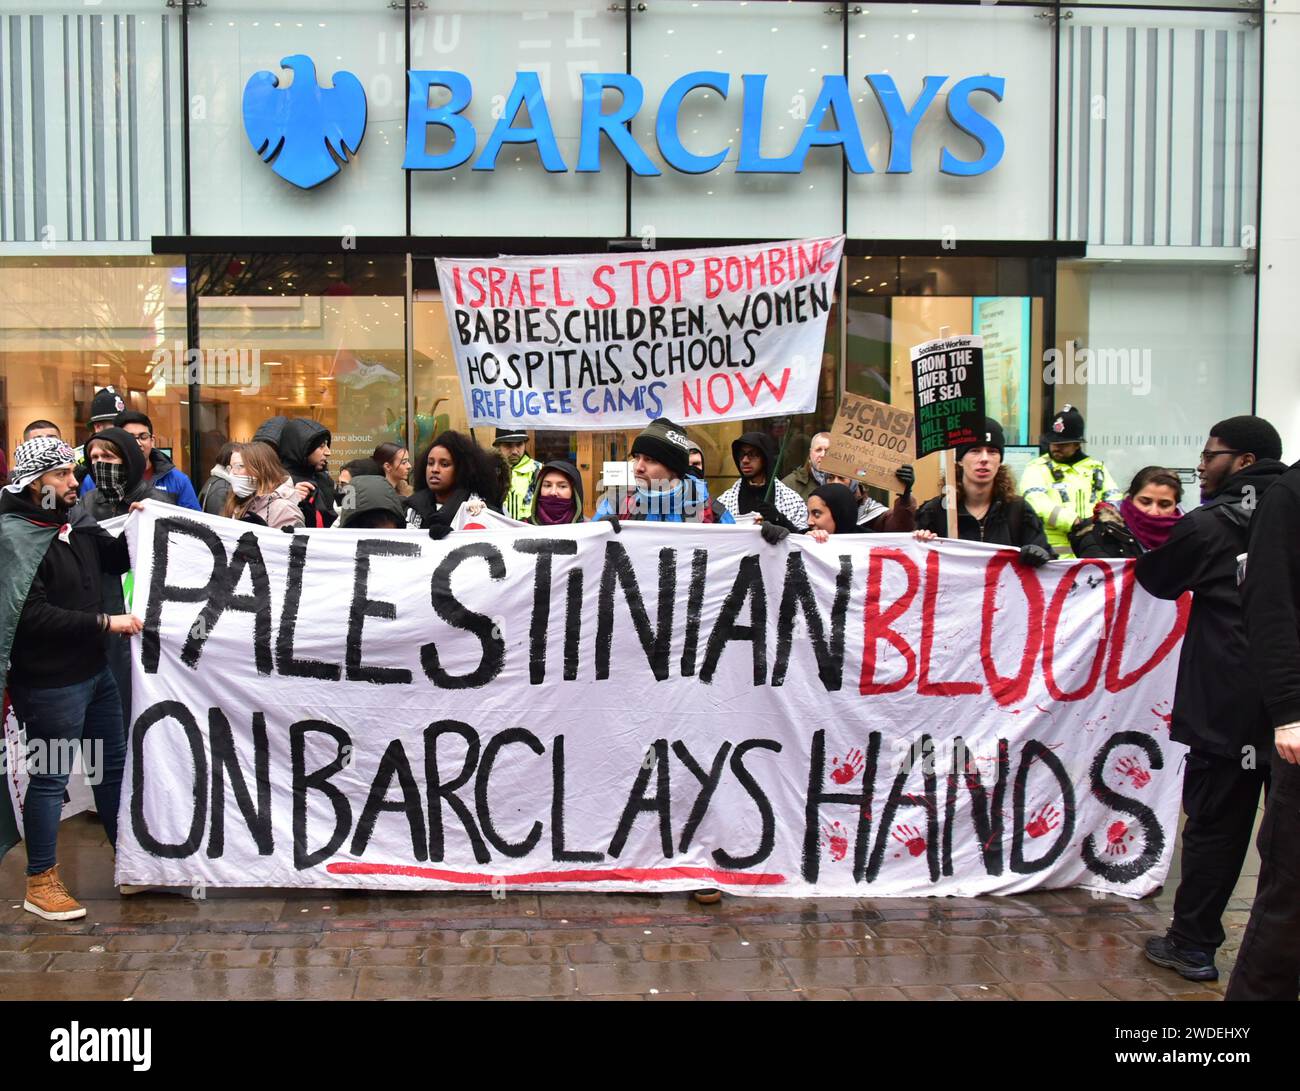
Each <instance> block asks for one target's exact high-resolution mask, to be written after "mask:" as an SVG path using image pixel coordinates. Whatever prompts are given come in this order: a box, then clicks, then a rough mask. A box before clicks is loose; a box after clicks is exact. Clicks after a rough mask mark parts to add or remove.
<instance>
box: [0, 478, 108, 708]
mask: <svg viewBox="0 0 1300 1091" xmlns="http://www.w3.org/2000/svg"><path fill="white" fill-rule="evenodd" d="M0 512H4V513H9V512H13V513H15V514H17V515H19V516H21V517H22V518H24V519H28V520H30V521H32V522H34V523H42V524H50V523H56V524H57V523H58V522H61V521H62V519H63V518H65V517H66V518H68V519H69V520H70V521H71V525H72V527H73V529H72V533H71V534H69V535H68V540H67V541H66V542H65V541H61V540H60V539H59V538H57V537H56V538H54V539H53V540H52V541H51V542H50V545H49V547H48V548H47V549H46V551H45V556H44V557H43V558H42V560H41V563H40V565H39V566H38V567H37V569H36V575H35V577H34V578H33V579H32V586H31V590H29V591H28V593H27V600H26V602H25V603H24V604H23V610H22V613H21V614H20V615H19V618H18V627H17V629H16V630H15V633H14V643H13V650H12V652H11V653H10V657H9V661H10V667H9V684H10V685H16V686H29V687H31V688H33V689H49V688H52V687H57V686H71V685H74V684H75V683H77V682H84V681H86V679H88V678H93V677H95V675H97V674H98V673H99V672H100V671H102V670H103V669H104V666H105V662H106V661H105V658H104V644H103V640H102V639H101V634H100V628H99V615H100V614H102V613H108V612H109V611H108V610H107V609H105V606H104V578H103V577H104V574H109V578H110V579H112V578H115V577H117V576H120V575H121V574H122V573H123V572H125V571H126V570H127V569H128V568H130V567H131V557H130V554H129V553H128V551H127V545H126V540H125V539H124V538H122V537H117V538H115V537H113V535H111V534H109V533H108V532H107V531H105V530H103V529H102V528H101V527H99V525H98V524H96V523H95V521H94V520H93V519H91V518H90V517H89V516H88V515H87V514H86V512H85V510H84V509H83V508H81V506H80V505H78V506H77V507H75V508H73V509H72V512H71V513H68V514H66V516H61V515H58V514H56V513H54V512H50V511H46V510H44V509H43V508H41V507H39V506H37V505H36V504H33V503H32V502H31V500H30V499H29V494H28V493H27V492H25V491H24V492H22V493H11V492H5V493H0Z"/></svg>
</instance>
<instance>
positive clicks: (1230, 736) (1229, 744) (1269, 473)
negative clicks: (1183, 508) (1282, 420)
mask: <svg viewBox="0 0 1300 1091" xmlns="http://www.w3.org/2000/svg"><path fill="white" fill-rule="evenodd" d="M1281 455H1282V440H1281V438H1280V437H1279V436H1278V433H1277V429H1275V428H1274V427H1273V426H1272V425H1271V424H1269V422H1268V421H1266V420H1264V419H1263V418H1261V417H1253V416H1241V417H1230V418H1228V419H1227V420H1222V421H1219V423H1218V424H1216V425H1214V427H1212V428H1211V429H1210V434H1209V438H1208V439H1207V440H1206V443H1205V449H1204V450H1203V451H1202V452H1201V459H1200V464H1199V466H1198V472H1199V474H1200V479H1201V499H1202V500H1203V501H1204V502H1203V503H1202V504H1201V506H1200V507H1198V508H1195V509H1193V510H1192V511H1189V512H1188V513H1187V514H1186V515H1184V516H1183V517H1182V518H1181V519H1179V520H1178V522H1177V523H1176V524H1175V525H1174V527H1173V530H1172V531H1171V532H1170V534H1169V538H1168V541H1166V542H1165V544H1164V545H1162V546H1160V547H1159V548H1158V549H1153V550H1150V551H1149V552H1146V553H1143V554H1142V555H1141V556H1140V557H1138V558H1137V559H1136V560H1135V561H1134V562H1133V571H1134V575H1135V576H1136V578H1137V582H1138V583H1139V584H1141V585H1142V587H1143V588H1144V589H1145V590H1146V591H1147V593H1148V594H1151V595H1154V596H1155V597H1156V598H1161V599H1179V598H1181V597H1182V596H1183V595H1185V594H1186V593H1187V592H1189V591H1190V592H1192V606H1191V613H1190V614H1189V616H1188V620H1187V631H1186V633H1185V634H1184V636H1183V642H1182V651H1181V653H1180V655H1179V659H1178V681H1177V684H1176V686H1175V689H1174V705H1173V712H1172V715H1171V718H1170V723H1169V737H1170V738H1171V739H1172V740H1173V741H1174V742H1179V743H1183V744H1184V745H1186V746H1189V747H1190V748H1191V751H1190V753H1189V754H1188V755H1187V757H1186V759H1185V767H1184V773H1183V810H1184V812H1185V813H1186V815H1187V821H1186V823H1185V824H1184V826H1183V831H1182V874H1181V878H1180V880H1179V884H1178V891H1177V893H1176V894H1175V895H1174V913H1173V921H1172V923H1171V924H1170V927H1169V929H1168V931H1167V932H1166V934H1165V935H1163V936H1152V937H1150V939H1148V940H1147V943H1146V954H1147V958H1148V959H1150V960H1151V961H1152V962H1154V963H1155V964H1156V965H1157V966H1164V967H1166V968H1168V969H1171V970H1175V971H1176V972H1177V973H1179V974H1181V975H1182V976H1183V977H1185V978H1188V979H1189V980H1193V981H1213V980H1215V979H1216V978H1217V977H1218V976H1219V971H1218V968H1217V967H1216V966H1215V964H1214V956H1215V953H1216V951H1217V950H1218V948H1219V947H1220V946H1221V945H1222V944H1223V941H1224V931H1223V923H1222V917H1223V911H1224V910H1225V909H1226V908H1227V905H1228V901H1229V899H1230V898H1231V897H1232V894H1233V889H1234V888H1235V886H1236V884H1237V879H1238V877H1239V875H1240V874H1241V867H1242V865H1243V864H1244V863H1245V860H1246V853H1247V851H1248V850H1249V847H1250V836H1251V831H1252V830H1253V829H1254V824H1255V817H1256V813H1257V811H1258V808H1259V799H1260V792H1261V791H1263V790H1266V789H1267V785H1268V779H1269V769H1270V767H1269V763H1268V762H1267V761H1266V760H1265V761H1259V760H1255V761H1249V762H1248V761H1245V760H1244V758H1245V757H1246V756H1247V755H1250V754H1252V753H1253V754H1256V755H1259V754H1263V755H1267V754H1269V753H1271V749H1272V746H1273V725H1272V723H1271V722H1270V718H1269V714H1268V709H1267V708H1266V706H1265V704H1264V701H1263V698H1262V696H1261V693H1260V688H1259V685H1258V684H1257V682H1256V678H1255V672H1254V656H1253V655H1252V649H1251V648H1250V646H1249V645H1248V643H1247V638H1246V629H1245V621H1244V618H1243V614H1242V603H1241V595H1240V593H1239V590H1238V586H1237V569H1238V558H1239V556H1240V555H1241V554H1243V553H1245V552H1246V551H1247V547H1248V543H1249V540H1250V529H1251V520H1252V516H1253V515H1254V513H1255V511H1256V509H1257V508H1258V506H1259V502H1260V500H1261V499H1263V498H1264V496H1265V495H1267V493H1268V492H1269V490H1270V489H1272V488H1273V486H1274V484H1275V483H1276V482H1277V481H1278V480H1279V479H1280V478H1281V477H1282V475H1283V474H1284V473H1285V472H1286V466H1284V465H1283V464H1282V462H1281V461H1280V458H1281ZM1291 548H1294V543H1292V544H1291ZM1269 805H1270V806H1271V805H1272V800H1271V799H1270V801H1269Z"/></svg>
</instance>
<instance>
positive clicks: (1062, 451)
mask: <svg viewBox="0 0 1300 1091" xmlns="http://www.w3.org/2000/svg"><path fill="white" fill-rule="evenodd" d="M1083 440H1084V431H1083V414H1082V413H1080V412H1079V411H1078V410H1077V409H1075V408H1074V406H1072V405H1066V407H1065V408H1064V409H1062V410H1061V411H1060V412H1059V413H1057V414H1056V416H1055V417H1054V418H1053V419H1052V427H1051V430H1050V431H1048V432H1046V433H1044V435H1043V436H1042V437H1041V438H1040V439H1039V441H1038V442H1039V445H1040V446H1045V447H1046V448H1047V453H1046V454H1044V455H1039V456H1038V457H1037V458H1036V459H1034V461H1033V462H1031V463H1030V464H1029V465H1028V466H1026V467H1025V472H1024V474H1023V476H1022V477H1021V478H1020V495H1021V496H1023V497H1024V498H1025V502H1026V503H1028V504H1029V506H1030V507H1031V508H1033V509H1034V511H1035V512H1037V513H1038V517H1039V518H1040V519H1042V521H1043V527H1044V528H1045V529H1046V531H1047V541H1048V544H1049V545H1051V547H1052V548H1053V549H1054V550H1055V551H1056V555H1057V556H1058V557H1073V556H1074V550H1073V549H1072V547H1071V546H1070V530H1071V528H1072V527H1073V526H1074V525H1075V524H1076V523H1078V522H1080V521H1081V520H1084V519H1087V518H1088V517H1089V516H1090V515H1091V514H1092V510H1093V508H1095V507H1096V506H1097V505H1098V504H1099V503H1101V502H1102V501H1106V502H1107V503H1113V504H1118V503H1119V502H1120V500H1122V499H1123V497H1124V493H1123V491H1122V490H1120V489H1119V488H1117V487H1116V485H1115V482H1114V480H1113V479H1112V478H1111V476H1110V471H1109V470H1107V469H1106V464H1105V463H1104V462H1102V461H1101V459H1098V458H1093V457H1092V456H1091V455H1087V454H1084V451H1083Z"/></svg>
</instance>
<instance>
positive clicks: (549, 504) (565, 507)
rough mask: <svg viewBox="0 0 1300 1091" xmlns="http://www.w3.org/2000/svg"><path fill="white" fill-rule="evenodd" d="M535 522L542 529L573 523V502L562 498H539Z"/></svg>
mask: <svg viewBox="0 0 1300 1091" xmlns="http://www.w3.org/2000/svg"><path fill="white" fill-rule="evenodd" d="M537 521H538V522H539V523H540V524H541V525H542V526H544V527H549V526H554V525H555V524H556V523H571V522H573V500H572V499H569V500H566V499H565V498H564V497H562V496H539V497H538V498H537Z"/></svg>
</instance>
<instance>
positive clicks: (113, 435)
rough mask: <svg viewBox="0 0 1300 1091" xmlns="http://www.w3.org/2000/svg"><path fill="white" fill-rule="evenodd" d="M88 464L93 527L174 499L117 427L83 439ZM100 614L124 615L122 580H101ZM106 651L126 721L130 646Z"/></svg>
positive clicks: (85, 501)
mask: <svg viewBox="0 0 1300 1091" xmlns="http://www.w3.org/2000/svg"><path fill="white" fill-rule="evenodd" d="M86 461H87V463H88V464H89V467H90V476H91V477H92V478H94V481H95V487H94V488H93V489H91V490H90V492H88V493H86V495H85V496H84V497H83V498H82V500H81V506H82V508H84V509H85V511H86V512H87V513H88V514H89V515H90V517H91V518H92V519H94V520H95V522H97V523H102V522H104V520H106V519H113V518H116V517H117V516H119V515H125V514H126V513H127V512H128V511H130V510H131V505H132V504H136V503H140V502H142V501H144V500H157V501H158V502H159V503H162V504H175V503H176V496H175V494H174V493H169V492H167V491H166V490H164V489H160V488H158V487H157V486H156V485H153V484H150V482H148V481H146V480H145V479H144V468H145V461H144V451H142V450H141V449H140V444H138V443H137V442H136V441H135V437H134V436H132V435H131V434H130V433H129V432H126V431H124V430H123V429H121V428H105V429H104V430H103V431H102V432H97V433H96V434H95V435H93V436H91V437H90V439H88V440H86ZM102 593H103V602H104V612H105V613H108V614H125V613H128V612H129V610H128V606H129V604H128V603H127V601H126V593H125V590H124V588H123V586H122V581H121V580H118V579H112V578H109V579H105V580H104V583H103V592H102ZM105 644H106V647H105V653H106V655H107V658H108V666H109V670H111V671H112V672H113V681H114V682H116V683H117V692H118V696H119V697H120V698H121V700H122V716H123V722H124V723H130V719H131V645H130V644H129V643H127V642H126V641H125V640H118V639H117V638H116V637H113V638H111V639H109V640H108V641H106V642H105Z"/></svg>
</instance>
